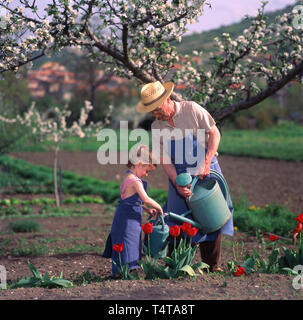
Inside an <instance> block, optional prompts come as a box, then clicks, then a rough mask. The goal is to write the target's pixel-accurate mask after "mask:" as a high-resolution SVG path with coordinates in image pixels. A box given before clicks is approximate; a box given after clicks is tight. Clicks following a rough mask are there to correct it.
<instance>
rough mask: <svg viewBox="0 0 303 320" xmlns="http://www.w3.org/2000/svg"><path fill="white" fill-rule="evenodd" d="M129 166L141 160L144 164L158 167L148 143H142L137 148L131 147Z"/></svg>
mask: <svg viewBox="0 0 303 320" xmlns="http://www.w3.org/2000/svg"><path fill="white" fill-rule="evenodd" d="M128 159H129V160H128V164H127V167H128V168H131V167H132V166H135V165H136V164H138V163H139V162H141V163H142V164H146V165H150V166H151V167H152V168H153V169H154V168H156V166H157V165H156V164H154V163H153V162H154V161H153V160H154V159H153V155H152V151H151V150H149V149H148V146H147V145H144V144H140V145H139V146H138V147H137V148H136V149H131V151H130V152H129V157H128Z"/></svg>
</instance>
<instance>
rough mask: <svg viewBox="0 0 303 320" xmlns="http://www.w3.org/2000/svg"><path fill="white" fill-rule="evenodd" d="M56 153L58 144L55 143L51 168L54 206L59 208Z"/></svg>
mask: <svg viewBox="0 0 303 320" xmlns="http://www.w3.org/2000/svg"><path fill="white" fill-rule="evenodd" d="M58 151H59V146H58V143H56V147H55V155H54V166H53V178H54V191H55V198H56V206H57V208H59V207H60V199H59V194H58V186H57V162H58Z"/></svg>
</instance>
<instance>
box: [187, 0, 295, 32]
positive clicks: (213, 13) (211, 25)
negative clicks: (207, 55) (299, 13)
mask: <svg viewBox="0 0 303 320" xmlns="http://www.w3.org/2000/svg"><path fill="white" fill-rule="evenodd" d="M206 2H209V3H210V4H211V6H212V8H211V9H210V8H209V7H208V6H205V9H204V14H203V15H202V16H201V17H200V19H199V22H197V23H195V24H192V25H189V26H188V27H187V29H188V34H190V33H192V32H202V31H207V30H211V29H215V28H219V27H220V26H222V25H229V24H232V23H235V22H240V21H241V20H242V19H243V18H244V17H245V15H246V14H248V15H249V16H255V15H257V13H258V9H259V8H260V7H261V2H262V1H261V0H207V1H206ZM295 3H297V1H296V0H269V1H268V4H267V5H266V7H265V8H266V10H265V12H267V11H275V10H278V9H283V8H285V7H286V6H287V5H293V4H295Z"/></svg>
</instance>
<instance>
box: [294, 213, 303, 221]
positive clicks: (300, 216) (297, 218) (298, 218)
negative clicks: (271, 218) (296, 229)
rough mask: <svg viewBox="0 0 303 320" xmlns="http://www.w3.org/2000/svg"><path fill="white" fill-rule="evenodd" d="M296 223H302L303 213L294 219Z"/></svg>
mask: <svg viewBox="0 0 303 320" xmlns="http://www.w3.org/2000/svg"><path fill="white" fill-rule="evenodd" d="M295 220H296V221H298V222H300V223H303V213H300V214H299V215H298V216H297V217H296V218H295Z"/></svg>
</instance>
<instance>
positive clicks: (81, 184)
mask: <svg viewBox="0 0 303 320" xmlns="http://www.w3.org/2000/svg"><path fill="white" fill-rule="evenodd" d="M0 166H1V167H2V168H3V170H4V171H5V172H6V173H10V174H12V175H13V176H17V177H21V178H22V179H25V180H27V179H29V181H31V183H32V185H34V186H42V188H41V190H39V188H38V189H35V190H34V191H35V192H33V190H31V191H30V193H52V192H53V191H54V190H53V178H52V169H51V168H49V167H45V166H38V165H34V164H31V163H29V162H26V161H24V160H21V159H15V158H12V157H9V156H7V155H3V156H1V157H0ZM3 187H4V186H3V185H2V188H3ZM12 192H13V193H16V192H17V193H29V190H28V188H25V189H22V187H20V186H19V188H18V189H15V190H13V191H12ZM6 193H7V192H6ZM62 193H63V194H73V195H77V196H80V195H98V196H101V198H102V199H103V200H104V201H105V202H106V203H113V202H115V201H116V200H118V199H119V198H120V184H119V183H117V182H114V181H102V180H99V179H95V178H92V177H88V176H81V175H78V174H75V173H72V172H68V171H63V172H62ZM149 194H150V196H151V197H153V198H155V199H158V202H159V203H161V204H164V203H165V200H166V198H167V192H166V191H163V190H158V189H154V188H150V189H149Z"/></svg>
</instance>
